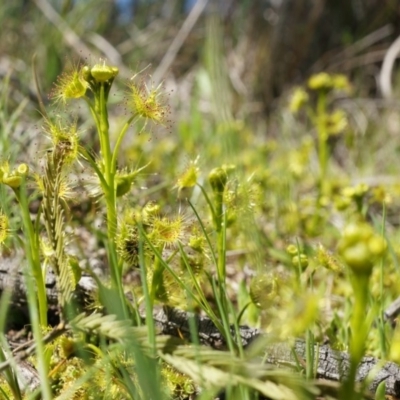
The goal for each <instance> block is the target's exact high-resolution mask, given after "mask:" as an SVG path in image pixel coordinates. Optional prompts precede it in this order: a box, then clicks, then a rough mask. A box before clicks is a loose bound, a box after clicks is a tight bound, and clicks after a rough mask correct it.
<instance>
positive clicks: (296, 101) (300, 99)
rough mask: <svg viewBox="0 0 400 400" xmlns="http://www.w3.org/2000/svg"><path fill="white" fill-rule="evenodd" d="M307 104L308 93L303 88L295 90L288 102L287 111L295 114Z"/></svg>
mask: <svg viewBox="0 0 400 400" xmlns="http://www.w3.org/2000/svg"><path fill="white" fill-rule="evenodd" d="M307 102H308V93H307V92H306V91H305V90H304V89H303V88H296V89H295V91H294V92H293V94H292V97H291V99H290V102H289V110H290V111H291V112H292V113H293V114H296V113H297V112H298V111H299V110H300V109H301V108H302V107H303V106H304V105H305V104H306V103H307Z"/></svg>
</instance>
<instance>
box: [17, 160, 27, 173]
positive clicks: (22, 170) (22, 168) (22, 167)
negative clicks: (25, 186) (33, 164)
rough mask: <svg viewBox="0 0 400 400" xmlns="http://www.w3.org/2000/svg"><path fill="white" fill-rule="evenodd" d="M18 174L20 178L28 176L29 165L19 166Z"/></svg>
mask: <svg viewBox="0 0 400 400" xmlns="http://www.w3.org/2000/svg"><path fill="white" fill-rule="evenodd" d="M16 173H17V174H18V175H19V176H27V175H28V174H29V165H28V164H25V163H22V164H19V165H18V167H17V169H16Z"/></svg>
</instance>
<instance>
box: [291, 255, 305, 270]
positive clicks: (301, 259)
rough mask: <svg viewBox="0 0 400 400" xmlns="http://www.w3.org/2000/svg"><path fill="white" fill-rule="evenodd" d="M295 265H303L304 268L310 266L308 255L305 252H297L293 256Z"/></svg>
mask: <svg viewBox="0 0 400 400" xmlns="http://www.w3.org/2000/svg"><path fill="white" fill-rule="evenodd" d="M292 264H293V266H294V267H299V266H300V267H301V269H302V270H304V269H306V268H307V267H308V257H307V256H306V255H305V254H297V255H296V256H294V257H293V258H292Z"/></svg>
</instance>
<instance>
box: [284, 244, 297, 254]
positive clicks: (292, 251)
mask: <svg viewBox="0 0 400 400" xmlns="http://www.w3.org/2000/svg"><path fill="white" fill-rule="evenodd" d="M286 251H287V252H288V253H289V254H290V255H291V256H296V255H297V254H299V248H298V247H297V246H296V245H294V244H289V246H288V247H286Z"/></svg>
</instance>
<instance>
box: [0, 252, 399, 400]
mask: <svg viewBox="0 0 400 400" xmlns="http://www.w3.org/2000/svg"><path fill="white" fill-rule="evenodd" d="M22 262H23V257H22V255H20V256H18V255H17V256H15V255H14V256H12V257H2V258H0V293H1V292H3V291H4V290H12V293H13V297H12V298H13V307H23V306H24V299H25V285H24V282H23V275H22V273H21V264H22ZM46 288H47V295H48V301H49V303H50V304H56V303H57V298H58V296H57V288H56V279H55V277H54V275H52V274H51V272H49V274H48V276H47V279H46ZM95 289H96V284H95V282H94V280H93V279H92V278H91V277H89V276H84V277H82V279H81V280H80V282H79V284H78V286H77V289H76V298H78V299H81V300H82V299H83V300H86V301H87V300H88V299H89V296H90V293H93V291H94V290H95ZM190 318H194V320H195V324H196V327H197V331H198V335H199V340H200V342H201V343H203V344H207V345H209V346H212V347H214V348H217V349H223V348H225V347H226V340H225V339H224V336H223V335H222V334H221V333H220V332H219V331H218V329H217V328H216V326H215V325H214V323H213V322H212V321H211V320H210V319H209V318H207V317H204V316H199V315H194V314H192V313H188V312H185V311H180V310H176V309H170V308H161V309H158V310H157V311H155V313H154V320H155V322H156V325H157V327H158V329H159V331H160V333H162V334H167V335H173V336H178V337H184V338H186V339H188V340H190V338H191V334H190V328H189V319H190ZM231 333H232V335H233V336H235V333H234V329H233V328H232V332H231ZM239 334H240V339H241V341H242V344H243V346H244V347H247V346H248V345H250V344H251V343H252V342H253V341H254V340H255V339H256V338H258V337H260V336H261V335H262V332H261V331H260V330H258V329H253V328H250V327H248V326H240V329H239ZM265 352H266V361H267V362H268V363H270V364H275V365H278V366H285V367H292V368H297V365H298V361H299V360H300V362H301V363H303V362H305V358H306V356H305V354H306V345H305V342H304V341H302V340H296V341H295V343H294V346H290V345H289V344H288V343H278V344H273V345H270V346H268V347H267V348H266V349H265ZM314 352H315V354H316V357H318V362H317V363H316V365H317V376H318V378H321V379H326V380H331V381H342V380H343V379H344V378H345V376H346V374H347V373H348V370H349V365H350V359H349V355H348V354H347V353H345V352H340V351H336V350H333V349H332V348H331V347H329V346H328V345H320V346H315V349H314ZM294 354H296V357H297V360H296V358H295V356H294ZM369 375H371V376H369ZM367 377H368V378H369V379H371V381H370V384H369V390H370V391H371V392H375V391H376V389H377V387H378V385H379V384H380V383H381V382H385V383H386V394H388V395H392V396H396V397H400V367H399V366H398V365H397V364H395V363H392V362H381V361H380V360H378V359H376V358H374V357H364V358H363V360H362V362H361V364H360V366H359V368H358V372H357V381H360V382H362V381H364V380H365V379H366V378H367Z"/></svg>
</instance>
